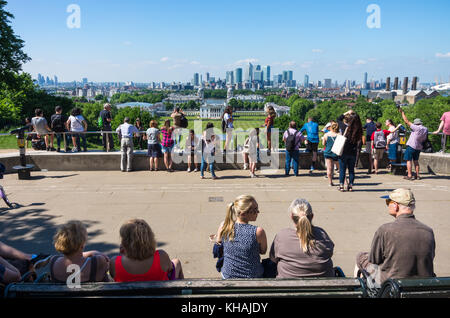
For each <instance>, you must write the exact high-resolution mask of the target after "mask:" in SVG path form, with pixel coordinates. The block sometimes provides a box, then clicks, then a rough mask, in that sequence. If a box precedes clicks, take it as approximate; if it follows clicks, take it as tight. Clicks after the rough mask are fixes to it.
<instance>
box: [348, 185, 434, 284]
mask: <svg viewBox="0 0 450 318" xmlns="http://www.w3.org/2000/svg"><path fill="white" fill-rule="evenodd" d="M382 198H384V199H386V205H387V206H388V209H389V214H390V215H392V216H393V217H395V221H394V222H392V223H387V224H384V225H382V226H380V227H379V228H378V230H377V231H376V233H375V235H374V238H373V241H372V247H371V250H370V253H359V254H358V256H357V257H356V268H355V273H356V272H357V271H358V270H359V271H365V272H366V274H368V276H369V277H368V279H367V284H368V286H369V288H370V287H371V288H380V287H381V284H382V283H383V282H384V281H385V280H387V279H389V278H413V277H424V278H425V277H434V276H435V274H434V270H433V260H434V256H435V247H436V243H435V240H434V233H433V230H432V229H431V228H430V227H428V226H426V225H425V224H423V223H421V222H419V221H417V220H416V218H415V217H414V214H413V213H414V209H415V204H416V201H415V199H414V195H413V193H412V192H411V190H409V189H402V188H401V189H396V190H394V191H393V192H391V193H390V194H389V196H385V197H382ZM355 276H356V275H355Z"/></svg>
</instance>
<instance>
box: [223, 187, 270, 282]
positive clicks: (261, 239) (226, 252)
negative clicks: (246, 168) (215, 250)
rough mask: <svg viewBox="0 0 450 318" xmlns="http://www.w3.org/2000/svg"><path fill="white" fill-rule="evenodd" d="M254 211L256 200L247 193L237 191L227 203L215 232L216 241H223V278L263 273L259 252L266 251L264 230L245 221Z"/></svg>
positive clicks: (256, 208)
mask: <svg viewBox="0 0 450 318" xmlns="http://www.w3.org/2000/svg"><path fill="white" fill-rule="evenodd" d="M258 213H259V210H258V203H256V200H255V198H254V197H252V196H250V195H241V196H239V197H237V198H236V199H235V200H234V202H232V203H229V204H228V206H227V212H226V216H225V221H223V222H222V224H220V226H219V229H218V231H217V235H216V243H217V244H222V245H223V256H224V262H223V266H222V269H221V274H222V277H223V278H224V279H229V278H261V277H263V274H264V268H263V265H262V264H261V258H260V254H265V253H266V251H267V237H266V233H265V232H264V229H262V228H260V227H257V226H254V225H250V224H249V222H254V221H256V219H257V217H258Z"/></svg>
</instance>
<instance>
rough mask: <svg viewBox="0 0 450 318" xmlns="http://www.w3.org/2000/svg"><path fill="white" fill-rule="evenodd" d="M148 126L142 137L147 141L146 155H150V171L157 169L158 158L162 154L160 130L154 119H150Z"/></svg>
mask: <svg viewBox="0 0 450 318" xmlns="http://www.w3.org/2000/svg"><path fill="white" fill-rule="evenodd" d="M149 126H150V128H149V129H147V132H146V135H145V136H144V139H146V140H147V143H148V152H147V155H148V156H149V157H150V162H149V163H150V171H158V164H159V158H160V157H161V156H162V152H161V136H160V135H161V132H160V131H159V128H158V122H157V121H156V120H152V121H150V124H149Z"/></svg>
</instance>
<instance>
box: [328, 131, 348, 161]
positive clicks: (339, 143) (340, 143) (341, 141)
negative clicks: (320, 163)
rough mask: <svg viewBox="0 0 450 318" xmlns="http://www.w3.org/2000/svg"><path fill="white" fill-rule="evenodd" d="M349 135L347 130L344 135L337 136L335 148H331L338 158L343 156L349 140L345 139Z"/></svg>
mask: <svg viewBox="0 0 450 318" xmlns="http://www.w3.org/2000/svg"><path fill="white" fill-rule="evenodd" d="M346 133H347V129H345V132H344V135H337V136H336V139H335V140H334V144H333V147H332V148H331V152H333V153H335V154H336V155H338V156H342V152H343V151H344V145H345V142H346V141H347V138H346V137H344V136H345V134H346Z"/></svg>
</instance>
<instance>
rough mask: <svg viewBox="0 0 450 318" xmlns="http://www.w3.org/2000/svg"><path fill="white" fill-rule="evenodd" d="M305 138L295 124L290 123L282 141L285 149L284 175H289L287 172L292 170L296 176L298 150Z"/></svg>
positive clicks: (293, 122)
mask: <svg viewBox="0 0 450 318" xmlns="http://www.w3.org/2000/svg"><path fill="white" fill-rule="evenodd" d="M304 140H305V137H303V135H302V134H301V133H300V132H299V131H298V130H297V123H296V122H295V121H291V122H290V123H289V128H288V129H287V130H286V131H285V132H284V134H283V141H284V144H285V147H286V161H285V169H284V171H285V173H284V174H285V175H286V176H288V175H289V171H290V170H291V166H292V169H293V170H294V175H295V176H296V177H297V176H298V159H299V157H300V153H299V150H298V149H299V148H300V145H301V143H302V142H303V141H304Z"/></svg>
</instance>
